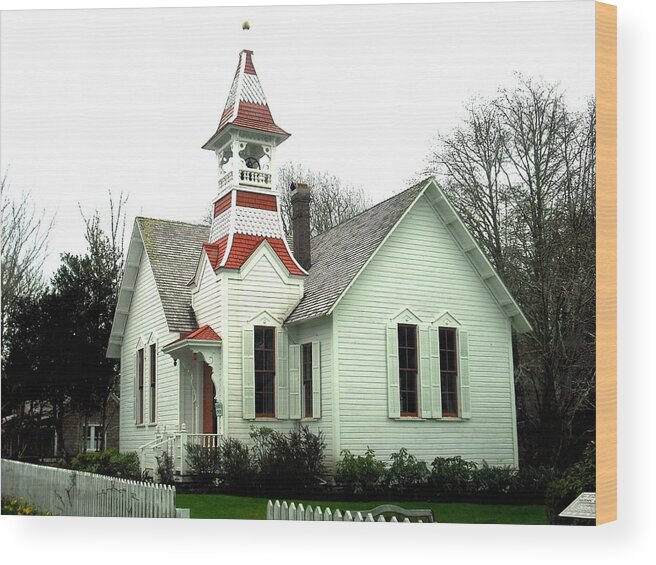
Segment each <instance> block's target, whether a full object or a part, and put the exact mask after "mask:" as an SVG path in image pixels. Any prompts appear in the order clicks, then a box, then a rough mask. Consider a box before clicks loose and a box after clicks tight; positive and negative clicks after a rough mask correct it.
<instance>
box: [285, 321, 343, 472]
mask: <svg viewBox="0 0 656 565" xmlns="http://www.w3.org/2000/svg"><path fill="white" fill-rule="evenodd" d="M332 329H333V324H332V318H331V317H325V318H319V319H316V320H310V321H308V322H304V323H302V324H295V325H292V326H290V327H289V329H288V335H289V343H292V344H297V345H299V346H300V345H303V344H306V343H312V345H313V348H312V363H313V368H312V379H313V389H314V390H313V393H314V394H313V399H312V405H313V406H312V407H313V410H314V417H313V418H311V419H306V418H304V419H303V420H302V422H301V423H302V425H303V426H307V427H308V428H309V429H310V431H311V432H312V433H315V434H316V433H319V432H321V433H322V434H323V435H324V441H325V442H326V449H325V451H324V453H325V456H326V466H327V467H328V469H329V470H334V464H335V457H334V456H333V454H334V453H336V454H337V456H338V455H339V449H338V450H337V451H335V444H334V435H333V413H334V406H333V403H332V391H333V381H332V372H333V362H332V361H333V356H332V354H333V341H332ZM317 350H318V355H317V353H316V352H317ZM317 373H318V374H317ZM316 381H318V383H317V385H318V386H317V387H314V384H315V382H316Z"/></svg>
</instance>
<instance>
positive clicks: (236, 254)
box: [203, 50, 306, 275]
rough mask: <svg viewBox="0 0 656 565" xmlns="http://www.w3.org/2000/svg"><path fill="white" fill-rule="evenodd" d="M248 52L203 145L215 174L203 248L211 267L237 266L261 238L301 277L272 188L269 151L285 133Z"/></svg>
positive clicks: (241, 60) (229, 267)
mask: <svg viewBox="0 0 656 565" xmlns="http://www.w3.org/2000/svg"><path fill="white" fill-rule="evenodd" d="M252 55H253V52H252V51H248V50H244V51H242V52H241V53H240V54H239V65H238V66H237V72H236V74H235V78H234V80H233V81H232V87H231V88H230V93H229V94H228V100H227V101H226V105H225V108H224V110H223V114H222V115H221V120H220V122H219V127H218V129H217V131H216V133H215V134H214V135H213V136H212V137H211V138H210V139H209V140H208V141H207V143H205V145H203V149H208V150H211V151H214V152H215V153H216V156H217V160H218V173H219V178H218V194H217V196H216V198H215V200H214V204H213V216H212V217H213V221H212V229H211V232H210V241H209V243H208V244H206V245H205V251H206V253H207V255H208V257H209V259H210V262H211V263H212V265H213V266H214V268H215V270H216V269H219V268H227V269H238V268H239V267H240V266H241V265H242V264H243V263H244V262H245V261H246V260H247V259H248V257H250V255H251V254H252V253H253V252H254V251H255V249H257V247H259V246H260V245H261V244H262V242H263V241H265V240H266V241H267V242H268V244H269V245H270V246H271V247H272V248H273V250H274V251H275V253H276V254H277V255H278V257H279V258H280V260H281V261H282V263H283V264H284V265H285V267H286V268H287V270H288V271H289V273H290V274H292V275H304V274H306V271H305V270H304V269H303V268H302V267H301V266H300V265H299V264H298V262H297V261H296V260H295V259H294V257H293V255H292V253H291V250H290V249H289V246H288V244H287V241H286V238H285V234H284V231H283V227H282V220H281V217H280V202H279V198H278V193H277V190H276V178H275V168H274V161H275V159H274V158H275V150H276V147H277V146H278V145H279V144H280V143H282V142H283V141H285V139H287V138H288V137H289V134H288V133H287V132H286V131H284V130H283V129H282V128H280V127H278V126H277V125H276V123H275V122H274V121H273V117H272V115H271V110H270V109H269V105H268V104H267V101H266V97H265V95H264V90H263V89H262V85H261V84H260V79H259V78H258V76H257V73H256V72H255V67H254V66H253V59H252Z"/></svg>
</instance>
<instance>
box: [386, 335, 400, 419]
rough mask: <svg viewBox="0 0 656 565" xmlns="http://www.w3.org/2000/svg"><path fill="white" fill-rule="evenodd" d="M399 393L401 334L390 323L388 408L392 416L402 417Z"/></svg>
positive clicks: (388, 342) (388, 339) (388, 337)
mask: <svg viewBox="0 0 656 565" xmlns="http://www.w3.org/2000/svg"><path fill="white" fill-rule="evenodd" d="M399 394H400V390H399V335H398V328H397V326H396V324H390V325H388V326H387V410H388V414H389V417H390V418H400V417H401V399H400V397H399Z"/></svg>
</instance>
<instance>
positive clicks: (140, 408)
mask: <svg viewBox="0 0 656 565" xmlns="http://www.w3.org/2000/svg"><path fill="white" fill-rule="evenodd" d="M137 379H138V382H139V384H138V387H139V388H138V390H137V423H138V424H143V422H144V350H143V349H139V351H137Z"/></svg>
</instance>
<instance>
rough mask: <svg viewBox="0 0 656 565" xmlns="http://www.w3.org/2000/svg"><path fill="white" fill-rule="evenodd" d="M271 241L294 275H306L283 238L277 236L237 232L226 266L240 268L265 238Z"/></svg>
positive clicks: (270, 243) (277, 253)
mask: <svg viewBox="0 0 656 565" xmlns="http://www.w3.org/2000/svg"><path fill="white" fill-rule="evenodd" d="M265 239H266V240H267V241H268V242H269V245H271V247H272V248H273V250H274V251H275V252H276V255H278V257H279V258H280V260H281V261H282V262H283V264H284V265H285V267H287V270H288V271H289V273H290V274H292V275H304V274H305V273H304V272H303V271H302V270H301V269H299V268H298V267H297V266H296V263H294V260H293V259H292V257H291V255H290V254H289V253H288V251H287V247H285V244H284V242H283V240H282V239H280V238H277V237H262V236H258V235H248V234H241V233H236V234H235V235H234V236H233V239H232V248H231V249H230V256H229V257H228V260H227V261H226V264H225V266H226V268H228V269H239V268H240V267H241V266H242V265H243V264H244V263H245V262H246V261H247V260H248V258H249V257H250V256H251V255H252V254H253V252H254V251H255V250H256V249H257V247H258V246H259V245H260V243H262V242H263V241H264V240H265Z"/></svg>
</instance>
